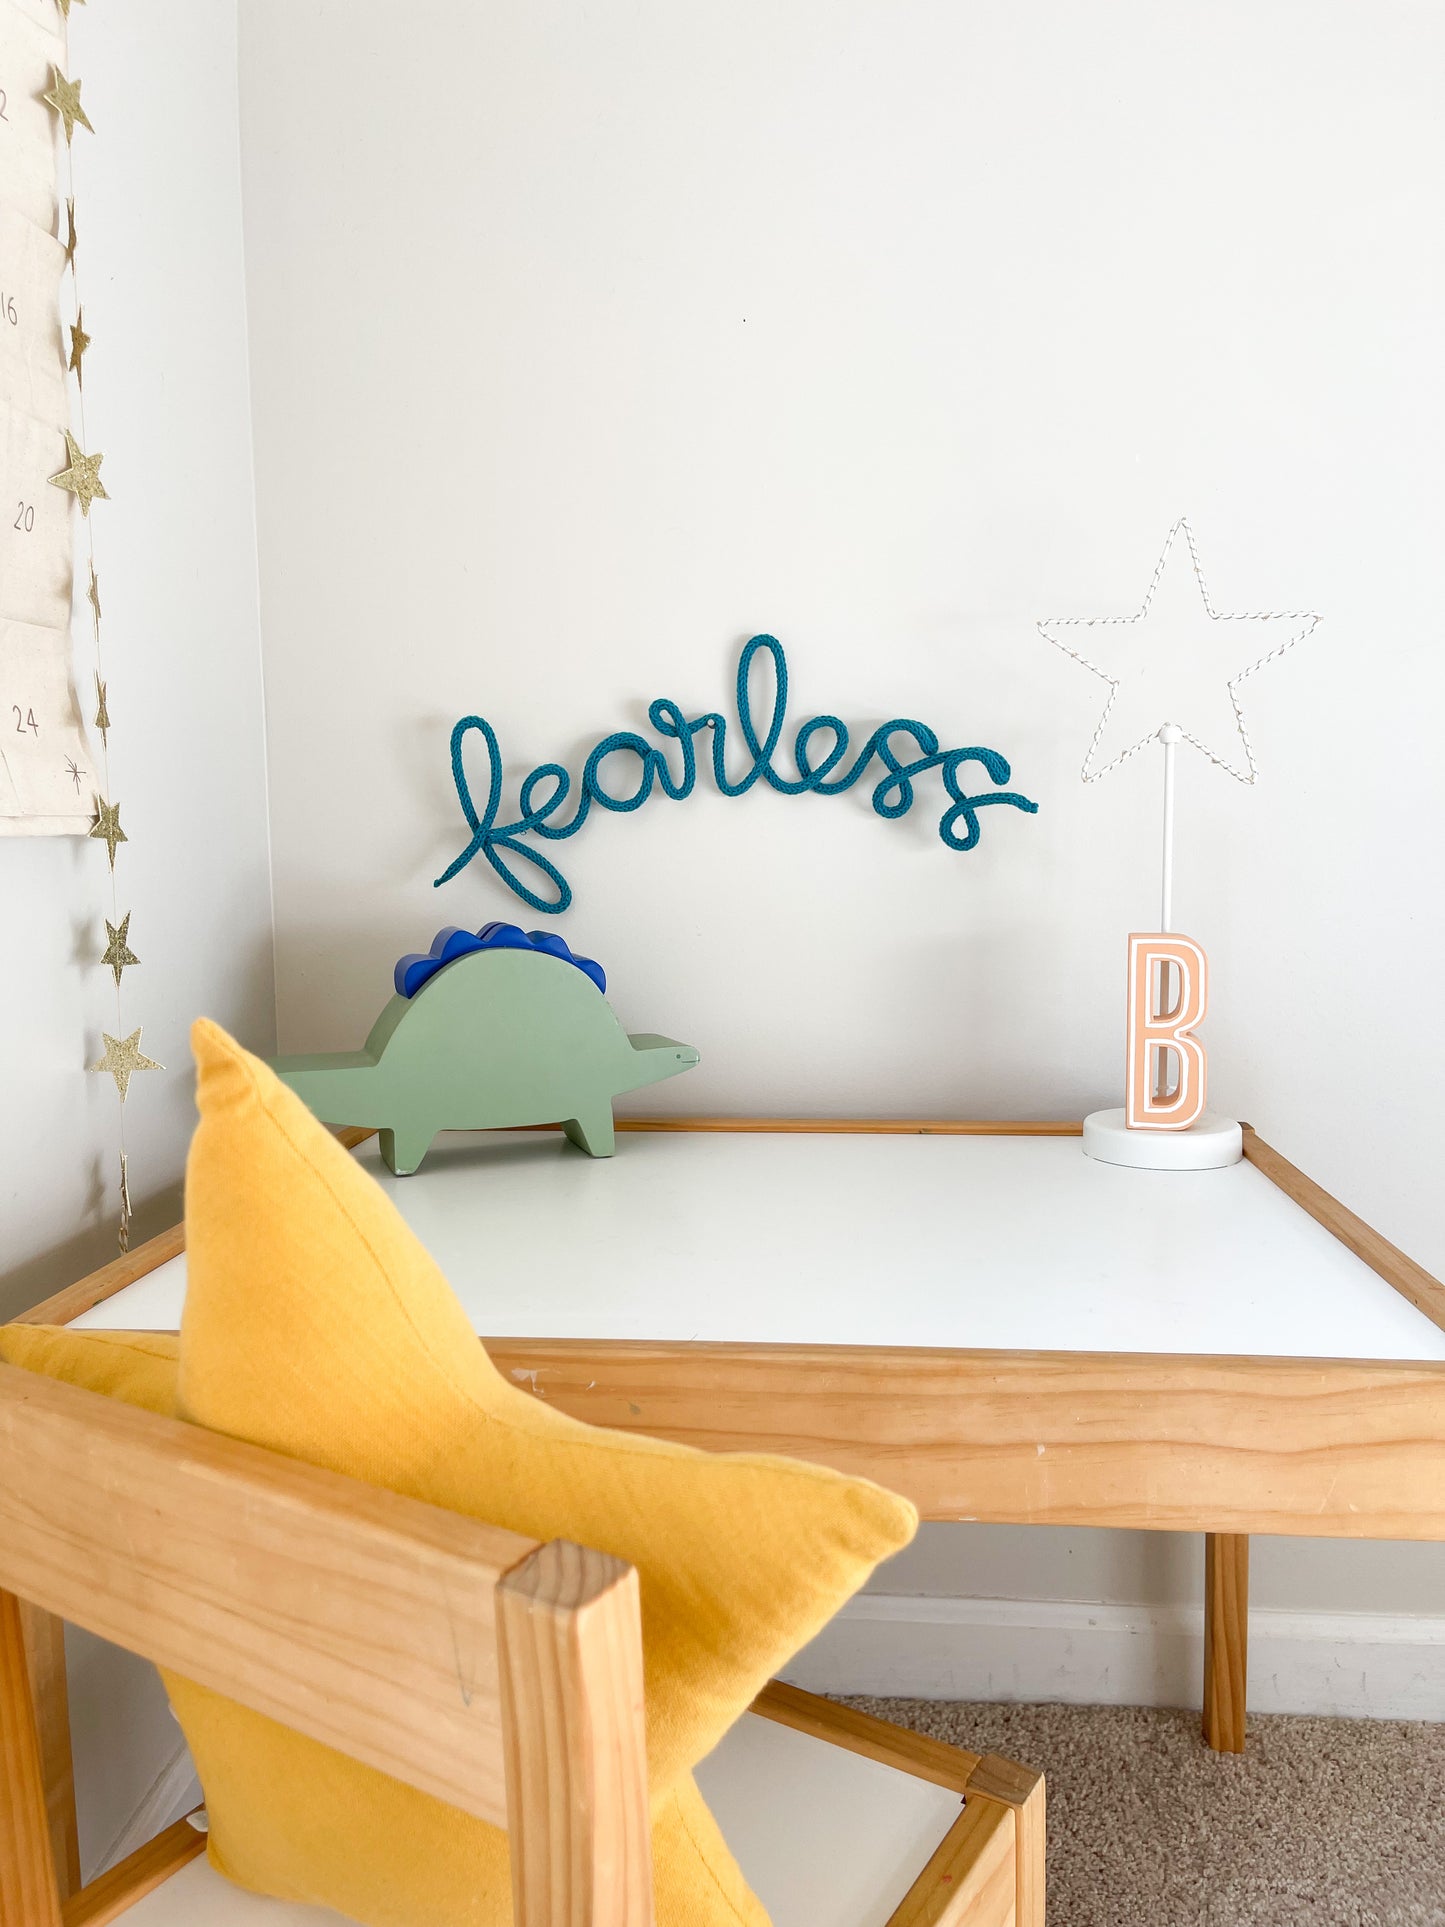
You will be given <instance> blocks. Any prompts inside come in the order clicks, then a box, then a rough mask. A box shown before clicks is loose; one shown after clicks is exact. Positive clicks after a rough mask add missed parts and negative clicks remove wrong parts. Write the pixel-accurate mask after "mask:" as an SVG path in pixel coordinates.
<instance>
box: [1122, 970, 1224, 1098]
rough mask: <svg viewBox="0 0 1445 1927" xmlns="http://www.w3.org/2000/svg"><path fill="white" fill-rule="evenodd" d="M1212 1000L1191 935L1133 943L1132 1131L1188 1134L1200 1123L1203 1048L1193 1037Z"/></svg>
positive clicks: (1128, 1085)
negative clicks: (1174, 990) (1190, 1127)
mask: <svg viewBox="0 0 1445 1927" xmlns="http://www.w3.org/2000/svg"><path fill="white" fill-rule="evenodd" d="M1176 984H1177V986H1178V991H1177V995H1174V994H1172V986H1173V985H1176ZM1208 1001H1209V963H1208V960H1207V959H1206V957H1205V955H1204V952H1203V951H1202V950H1201V949H1200V947H1199V945H1198V944H1197V943H1195V941H1194V939H1193V938H1192V937H1177V936H1167V935H1164V934H1158V935H1153V936H1147V935H1145V936H1141V935H1138V934H1136V935H1133V936H1131V937H1130V939H1129V1061H1128V1064H1127V1066H1126V1080H1125V1098H1124V1122H1125V1123H1126V1124H1127V1125H1128V1127H1129V1129H1130V1130H1131V1131H1185V1130H1188V1128H1189V1126H1190V1125H1191V1124H1193V1123H1195V1122H1196V1121H1197V1120H1198V1118H1199V1116H1200V1113H1201V1112H1202V1111H1203V1109H1204V1074H1205V1059H1204V1047H1203V1045H1202V1044H1200V1043H1199V1042H1198V1040H1197V1039H1196V1038H1195V1037H1193V1036H1192V1035H1191V1034H1190V1033H1191V1032H1192V1031H1193V1028H1194V1026H1195V1025H1196V1024H1197V1023H1199V1022H1201V1021H1202V1019H1203V1017H1204V1012H1205V1009H1206V1008H1207V1005H1208ZM1171 1070H1172V1071H1173V1075H1172V1078H1171Z"/></svg>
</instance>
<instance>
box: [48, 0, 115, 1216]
mask: <svg viewBox="0 0 1445 1927" xmlns="http://www.w3.org/2000/svg"><path fill="white" fill-rule="evenodd" d="M80 4H81V5H82V6H84V4H85V0H80ZM70 7H71V0H60V11H61V12H62V13H63V14H64V15H65V17H66V19H67V20H68V19H69V18H70ZM126 1210H127V1211H129V1210H130V1205H129V1204H128V1203H127V1205H126Z"/></svg>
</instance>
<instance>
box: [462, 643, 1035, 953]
mask: <svg viewBox="0 0 1445 1927" xmlns="http://www.w3.org/2000/svg"><path fill="white" fill-rule="evenodd" d="M759 655H762V656H763V657H764V658H765V659H766V661H767V662H768V663H771V665H772V677H773V710H772V716H771V719H770V720H769V723H768V728H767V734H766V735H765V736H762V737H759V735H758V729H757V724H756V723H755V722H754V720H753V701H752V692H751V688H750V682H751V671H752V667H753V661H754V658H755V657H757V656H759ZM787 708H788V661H787V657H786V656H785V655H784V654H783V645H782V644H781V643H780V642H779V641H778V640H777V638H776V637H774V636H754V637H753V639H752V641H751V642H749V643H748V644H747V646H746V647H745V648H744V650H743V652H742V655H741V657H740V658H739V660H738V681H737V728H738V733H739V735H740V736H741V737H742V739H743V743H744V746H745V747H746V749H747V752H748V755H749V756H750V758H751V762H750V763H749V765H748V767H747V769H746V771H745V772H744V774H742V775H741V776H739V777H738V778H737V779H736V781H734V780H733V779H732V778H731V777H729V775H728V773H727V734H728V723H727V719H726V718H725V717H723V716H721V715H719V714H718V713H717V711H716V710H709V711H708V712H707V714H706V715H702V716H694V717H692V718H690V719H689V718H688V717H687V716H685V715H684V714H683V712H682V710H681V708H680V707H679V706H678V705H677V704H676V703H675V702H670V701H669V700H668V699H667V698H666V697H659V698H658V700H657V701H656V702H654V703H653V704H651V705H650V707H649V708H648V711H647V720H648V722H649V723H650V724H651V725H652V727H653V729H654V730H655V731H656V732H657V734H658V735H659V736H660V737H662V738H663V739H664V742H665V744H675V745H676V746H677V758H678V765H679V768H678V770H677V772H676V773H674V770H673V766H672V764H671V763H670V762H669V761H668V754H669V752H668V749H667V748H666V747H659V746H658V745H657V744H655V743H650V742H649V741H648V740H647V738H646V737H645V736H639V735H638V734H637V733H636V732H635V731H633V730H627V729H618V730H614V731H613V732H612V734H611V735H610V736H604V737H603V739H602V741H601V742H600V743H598V745H597V747H596V748H595V749H594V750H593V751H592V753H591V754H590V755H589V756H588V758H587V761H586V763H585V764H584V765H583V769H582V777H581V781H580V782H579V783H578V785H577V802H576V806H575V808H574V810H573V813H572V815H571V816H570V817H568V818H567V819H566V820H565V821H563V822H557V821H556V820H555V819H556V817H557V815H558V812H559V811H561V810H562V808H563V806H564V805H565V804H566V802H567V799H568V797H569V796H570V795H571V794H572V778H571V776H570V775H569V774H568V772H567V771H566V770H565V769H564V768H563V766H562V765H561V764H560V763H539V764H538V766H537V768H536V769H534V770H533V771H532V772H531V774H530V775H529V776H528V777H527V778H526V779H525V781H524V782H523V783H522V786H521V788H520V789H519V790H518V792H517V809H518V815H517V818H516V820H515V822H511V823H499V822H498V821H497V813H498V811H499V810H500V808H501V803H502V752H501V746H500V744H499V743H498V741H497V732H496V731H495V730H494V729H493V727H492V725H491V724H490V723H489V722H488V721H487V719H486V717H485V716H463V717H462V719H461V721H460V722H459V723H457V725H456V727H455V728H454V729H453V730H452V738H451V748H452V780H453V781H454V782H455V784H456V786H457V800H458V801H459V802H460V804H461V806H462V815H463V816H464V817H465V818H466V820H467V827H468V828H469V829H470V830H471V832H472V838H471V841H470V843H468V845H467V847H466V848H465V849H464V850H463V851H462V853H461V855H460V856H459V857H457V859H456V860H455V862H453V863H449V864H448V865H447V867H446V869H445V870H444V871H443V872H442V874H441V875H440V876H439V877H438V878H437V879H436V882H437V884H438V885H441V884H443V883H446V882H449V881H450V879H451V878H452V877H454V876H455V875H456V874H457V872H458V871H459V870H463V869H465V868H466V866H467V864H469V863H470V862H471V861H472V859H473V857H476V856H484V857H485V858H486V859H487V861H488V863H490V864H491V866H492V868H493V869H494V870H495V871H496V873H497V875H498V876H499V877H500V878H501V879H502V881H503V883H505V884H506V886H507V888H508V889H509V890H512V891H514V892H515V893H516V895H517V896H519V897H520V898H521V899H522V901H523V902H524V903H527V904H530V905H531V907H532V908H533V909H534V910H541V911H544V912H546V913H548V914H550V915H553V916H556V915H558V914H560V913H561V912H562V911H563V910H565V909H566V908H567V907H568V905H569V904H570V903H571V901H572V886H571V884H569V883H568V881H567V879H566V878H565V877H564V876H563V874H562V872H561V871H560V870H559V869H558V868H557V866H556V864H555V863H553V862H552V861H551V860H550V859H549V858H548V857H547V856H545V855H544V854H543V852H542V851H541V850H540V849H538V848H536V847H534V846H533V845H530V844H528V843H527V842H525V841H523V839H524V838H527V837H534V838H542V839H543V840H544V841H546V842H549V843H560V842H562V841H563V840H564V839H565V838H567V837H569V836H575V835H576V834H577V832H578V831H579V830H580V829H581V828H582V825H583V824H584V823H585V822H586V821H587V818H588V815H589V813H590V811H591V809H592V805H593V804H594V803H596V804H597V805H598V806H599V808H601V809H604V810H614V811H617V812H619V813H625V812H627V811H629V810H636V809H640V808H641V807H642V805H643V804H644V803H645V802H646V801H647V799H648V798H649V797H650V796H651V795H652V792H653V788H654V786H656V788H658V789H659V790H661V792H662V794H663V795H664V796H669V797H671V798H672V800H673V801H674V802H680V801H681V800H682V798H683V797H685V796H690V795H691V794H692V791H693V786H694V785H695V783H696V781H697V773H698V761H699V756H698V746H697V744H696V742H695V741H694V739H695V738H696V737H697V736H699V735H700V734H702V733H703V732H709V733H710V737H711V741H710V750H711V761H712V780H713V783H714V784H715V786H716V787H717V789H718V791H719V793H720V794H721V795H723V796H742V795H745V794H746V792H747V791H748V790H750V789H751V788H752V786H753V784H754V783H756V782H757V780H758V778H759V777H761V778H762V779H763V781H764V782H765V783H767V784H769V785H770V786H771V787H772V788H773V789H775V790H777V791H778V792H779V793H780V794H781V795H783V796H801V795H802V794H803V792H804V791H805V790H810V791H812V792H813V793H814V794H815V795H818V796H838V795H841V794H842V792H843V791H844V790H848V789H851V788H852V787H853V785H854V784H855V783H856V782H857V781H858V780H859V778H860V777H861V776H862V775H863V774H864V772H865V771H866V770H867V769H869V767H870V766H871V765H872V763H873V760H874V758H875V757H876V758H877V760H878V762H879V764H880V765H881V767H882V772H883V773H882V775H881V776H880V777H879V779H878V781H877V782H876V783H875V785H874V788H873V795H872V799H871V800H872V804H873V808H874V809H875V810H876V811H877V813H878V815H879V816H884V817H896V816H906V815H907V814H908V812H909V810H911V809H912V807H913V801H914V791H913V779H914V778H915V777H917V776H922V775H924V774H925V773H926V772H927V771H929V770H934V769H936V770H937V771H938V772H939V775H940V777H941V778H942V781H943V788H944V791H945V793H946V794H947V796H948V798H949V805H948V808H947V809H946V810H945V811H944V812H943V815H942V816H941V817H940V818H939V823H938V834H939V836H940V837H941V838H942V839H943V842H944V843H945V844H946V846H947V847H948V848H949V849H950V850H971V849H972V848H973V847H974V845H975V844H976V843H977V842H978V840H979V836H980V834H981V829H980V825H979V820H978V812H979V811H980V810H982V809H987V808H988V806H989V805H990V804H996V803H1006V804H1008V805H1009V806H1010V807H1011V808H1012V809H1016V810H1026V811H1027V812H1028V814H1029V815H1030V816H1032V815H1034V814H1036V813H1037V810H1038V807H1039V806H1038V804H1037V803H1034V802H1032V801H1030V799H1029V798H1028V797H1027V796H1021V795H1019V794H1018V792H1017V791H1014V790H1002V789H998V788H995V789H992V790H986V791H982V792H979V793H973V794H971V793H969V792H966V791H965V790H964V788H963V787H962V782H961V779H960V771H961V770H962V769H963V766H964V765H965V764H966V763H978V764H981V765H982V767H983V770H984V772H985V773H986V775H987V776H988V779H989V781H990V782H991V783H993V784H995V785H998V784H1002V783H1006V782H1007V781H1008V780H1009V765H1008V761H1007V759H1006V758H1005V757H1003V756H1000V755H999V753H998V751H997V750H994V749H979V748H974V749H940V748H939V746H938V737H937V735H936V734H935V732H934V731H933V730H931V729H930V728H929V727H928V725H927V724H926V723H915V722H909V721H907V720H905V719H902V718H895V719H894V721H892V722H888V723H882V724H880V725H879V727H878V728H877V729H875V730H874V731H873V733H872V735H870V736H869V738H868V740H867V741H866V742H865V743H864V745H863V747H862V748H861V749H860V750H859V751H858V753H857V756H856V757H855V759H854V761H853V762H852V763H851V764H849V765H848V767H847V768H844V767H842V766H843V764H844V763H845V762H846V761H847V757H848V750H849V742H850V738H849V735H848V726H847V724H846V723H844V722H842V721H841V720H840V719H839V718H838V717H837V716H810V717H809V718H808V720H807V721H806V722H805V723H801V724H800V725H799V727H798V731H797V734H796V735H795V736H794V738H793V744H792V755H793V763H794V766H795V768H796V769H797V772H798V773H797V775H796V776H795V777H792V776H784V775H782V774H781V773H780V772H779V771H778V770H776V769H775V768H774V767H773V755H774V752H775V751H776V750H777V747H778V745H779V743H780V742H781V741H782V736H783V721H784V718H785V716H786V714H787ZM473 730H475V731H476V733H477V734H478V735H479V736H480V737H481V739H482V742H483V743H484V745H485V747H486V753H487V801H486V806H485V808H484V809H483V810H482V811H481V813H480V814H478V812H477V807H476V804H475V803H474V802H473V800H472V792H471V786H470V784H469V783H468V781H467V775H466V771H465V769H464V768H463V766H462V751H463V748H464V746H465V744H466V740H467V737H468V735H470V734H471V732H472V731H473ZM895 738H901V739H903V740H904V741H905V742H906V743H907V744H908V745H909V748H910V751H911V752H912V753H909V754H906V755H900V753H899V751H898V750H897V749H896V748H895V747H894V739H895ZM610 756H613V757H624V756H626V757H632V758H633V759H634V768H635V779H634V781H633V784H632V787H631V788H629V789H626V790H624V789H623V788H622V787H621V786H622V783H623V781H624V779H623V778H622V776H621V775H620V774H619V773H618V771H617V767H616V766H615V765H614V768H613V772H612V783H613V787H612V788H611V789H610V790H609V789H605V788H604V787H603V783H602V768H603V764H604V763H605V762H606V761H607V759H608V757H610ZM835 772H836V773H835ZM517 859H520V860H521V861H522V862H524V863H529V864H531V865H532V866H533V867H534V869H535V870H536V871H537V872H538V873H539V877H545V878H546V879H547V880H548V882H549V883H550V884H551V886H552V888H553V890H554V891H555V895H554V896H553V897H551V898H550V899H549V898H546V897H542V896H540V895H538V893H537V891H536V890H534V889H532V888H531V887H530V886H529V884H528V883H527V882H526V881H525V880H524V878H523V876H522V875H520V874H519V873H518V871H517V870H516V869H514V868H513V867H512V864H513V861H515V860H517Z"/></svg>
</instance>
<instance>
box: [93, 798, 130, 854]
mask: <svg viewBox="0 0 1445 1927" xmlns="http://www.w3.org/2000/svg"><path fill="white" fill-rule="evenodd" d="M90 834H91V835H92V836H98V837H99V838H100V840H101V842H102V843H104V845H105V847H106V850H107V852H108V853H109V856H110V867H111V869H112V870H113V869H114V868H115V846H116V844H117V843H129V842H130V838H129V837H128V836H127V835H126V833H125V831H124V830H123V829H122V828H121V827H120V804H119V803H107V802H106V800H105V798H104V797H103V796H97V797H96V799H95V822H94V823H93V824H92V826H91V831H90Z"/></svg>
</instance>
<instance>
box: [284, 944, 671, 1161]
mask: <svg viewBox="0 0 1445 1927" xmlns="http://www.w3.org/2000/svg"><path fill="white" fill-rule="evenodd" d="M606 981H607V980H606V978H605V977H604V976H603V974H602V971H601V968H600V966H598V965H597V964H595V963H593V962H592V960H591V959H590V958H586V957H575V956H574V955H573V953H572V952H571V950H569V949H568V947H567V945H566V944H565V943H564V942H563V941H562V939H561V938H560V937H556V936H553V935H551V934H550V933H543V932H540V931H534V932H533V933H532V934H531V935H530V936H528V935H525V934H524V933H523V932H522V931H521V930H519V929H518V928H517V927H516V925H515V924H488V925H487V926H486V927H485V928H484V929H483V930H481V931H478V932H477V933H476V934H475V935H473V934H472V933H471V932H470V931H461V930H443V931H440V932H439V933H438V935H437V937H436V940H435V941H434V942H433V944H432V947H431V950H430V952H429V953H428V954H427V955H425V956H410V957H403V958H402V960H401V962H400V963H399V964H398V965H397V967H396V985H397V994H396V995H395V996H394V997H393V998H392V1000H391V1002H390V1003H389V1004H388V1005H387V1006H386V1009H385V1010H383V1011H382V1013H381V1015H380V1016H379V1017H378V1018H377V1020H376V1022H375V1023H374V1024H373V1025H372V1028H371V1035H370V1036H369V1037H368V1038H367V1040H366V1046H365V1048H364V1049H363V1050H359V1051H338V1052H333V1053H330V1054H327V1055H323V1056H315V1057H274V1058H272V1060H271V1066H272V1069H273V1070H274V1071H275V1072H276V1073H277V1075H278V1076H279V1077H280V1078H281V1079H282V1080H283V1082H285V1083H287V1084H289V1085H290V1087H291V1089H292V1090H293V1091H295V1092H296V1094H297V1096H298V1097H300V1098H302V1099H303V1100H304V1102H305V1103H306V1104H307V1105H309V1106H310V1108H311V1109H312V1110H313V1111H314V1112H315V1113H316V1115H317V1117H319V1118H320V1119H321V1121H322V1123H323V1124H338V1125H339V1124H351V1125H369V1126H371V1127H373V1128H375V1129H376V1130H377V1131H378V1132H379V1134H380V1140H381V1155H382V1158H383V1160H384V1161H385V1163H386V1165H387V1167H388V1169H390V1170H391V1171H394V1172H395V1173H396V1174H397V1175H398V1176H399V1177H401V1176H405V1175H406V1174H408V1173H409V1172H412V1171H415V1170H416V1169H417V1167H418V1165H420V1163H421V1161H422V1159H423V1158H424V1157H425V1156H426V1154H427V1150H428V1148H429V1146H430V1144H431V1141H432V1139H433V1138H434V1137H435V1136H436V1134H437V1132H438V1131H485V1130H506V1129H511V1128H516V1127H517V1126H520V1125H523V1124H561V1126H562V1128H563V1129H564V1130H565V1132H566V1133H567V1136H568V1137H569V1138H570V1139H571V1141H572V1143H573V1144H575V1145H577V1146H578V1147H579V1148H580V1149H581V1150H584V1151H586V1152H587V1153H588V1155H589V1156H590V1157H594V1158H605V1157H610V1156H611V1155H612V1152H613V1150H614V1148H615V1139H614V1137H613V1127H612V1100H613V1098H615V1097H619V1096H621V1094H622V1093H623V1092H624V1091H635V1090H640V1089H641V1088H642V1086H643V1085H645V1084H657V1083H660V1082H661V1081H662V1079H663V1078H665V1077H676V1076H677V1074H678V1072H679V1071H686V1070H691V1069H692V1067H693V1065H694V1064H696V1063H697V1061H698V1054H697V1052H696V1051H695V1050H694V1049H693V1048H692V1046H691V1045H690V1044H679V1043H675V1042H674V1041H673V1039H672V1038H670V1037H652V1036H645V1035H633V1036H629V1035H628V1034H627V1033H626V1032H625V1031H624V1030H623V1028H622V1026H621V1025H620V1024H619V1023H618V1021H617V1019H616V1017H615V1016H614V1015H613V1014H612V1009H611V1007H610V1005H609V1004H608V1002H607V1000H606V998H605V997H604V996H603V994H602V993H603V991H604V990H605V988H606Z"/></svg>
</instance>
